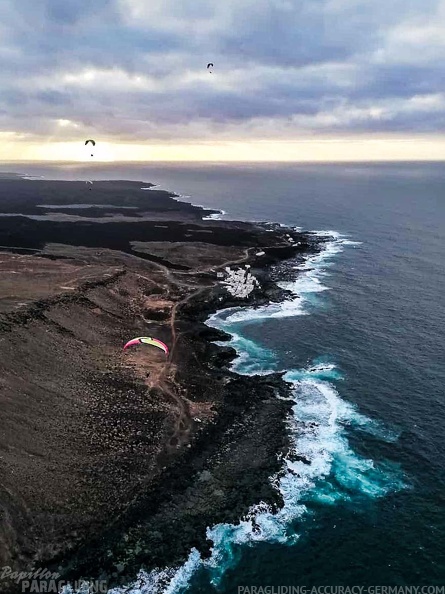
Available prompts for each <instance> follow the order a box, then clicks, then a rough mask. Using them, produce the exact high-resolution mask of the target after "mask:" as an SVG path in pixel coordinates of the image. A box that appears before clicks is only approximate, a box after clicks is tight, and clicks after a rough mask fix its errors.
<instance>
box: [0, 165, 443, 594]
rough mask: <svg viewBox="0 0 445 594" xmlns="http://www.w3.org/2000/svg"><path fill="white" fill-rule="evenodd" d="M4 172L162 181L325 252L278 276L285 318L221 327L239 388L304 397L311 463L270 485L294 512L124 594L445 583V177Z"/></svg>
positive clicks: (229, 532)
mask: <svg viewBox="0 0 445 594" xmlns="http://www.w3.org/2000/svg"><path fill="white" fill-rule="evenodd" d="M1 169H2V170H3V171H7V170H9V171H20V172H24V173H28V174H30V175H44V176H45V177H48V178H65V179H79V178H80V179H136V180H143V181H151V182H153V183H155V184H158V185H159V186H160V187H161V188H164V189H168V190H173V191H175V192H177V193H178V194H181V195H182V196H187V198H184V199H185V200H188V201H191V202H192V203H194V204H201V205H203V206H206V207H211V208H219V209H222V210H223V211H224V214H222V215H221V216H222V217H225V218H234V219H243V220H256V221H275V222H279V223H282V224H284V225H288V226H291V227H299V228H302V229H304V230H308V231H313V232H315V233H318V234H321V235H323V236H326V238H327V240H326V244H325V248H324V250H323V251H322V252H321V253H320V254H317V255H315V256H310V257H309V258H308V259H306V260H304V261H301V260H299V261H295V262H288V263H286V265H285V269H283V268H282V269H279V268H278V269H277V270H276V271H275V272H276V276H277V278H278V279H281V280H280V283H281V284H282V286H284V287H285V288H288V289H290V290H291V291H292V292H293V297H292V298H290V299H289V300H288V301H286V302H284V303H282V304H280V305H270V306H265V307H262V308H259V309H256V310H255V309H253V308H241V309H237V308H235V309H232V310H229V311H224V312H221V313H217V314H215V315H213V316H212V317H211V318H210V319H209V320H208V324H209V325H211V326H216V327H218V328H222V329H224V330H226V331H227V332H229V333H230V334H231V335H232V345H233V346H234V347H235V348H236V349H237V351H238V355H239V356H238V358H237V359H236V360H235V361H234V363H233V367H234V369H235V370H236V371H237V372H238V373H242V374H254V373H268V372H271V371H278V370H279V371H285V372H286V376H285V377H286V379H287V381H289V382H290V384H291V385H292V389H293V396H292V400H293V411H292V415H291V416H290V418H289V419H288V430H289V432H290V434H291V435H292V439H293V445H294V449H295V452H296V453H298V454H299V455H300V457H301V458H302V459H300V460H299V461H295V460H294V459H293V458H292V457H290V459H289V460H282V464H283V472H282V473H281V475H280V476H279V477H271V481H273V483H274V485H275V487H276V488H277V489H279V490H280V491H281V493H282V495H283V499H284V507H283V509H282V510H280V511H278V512H276V513H272V511H271V510H269V509H267V507H266V506H264V505H261V504H260V505H258V506H256V507H255V508H252V509H251V511H250V514H249V515H248V517H246V518H240V521H239V523H238V524H236V525H216V526H209V527H208V538H209V539H210V540H211V541H212V542H213V554H212V557H211V558H210V559H207V560H202V559H201V557H200V554H199V551H195V550H193V551H191V552H190V557H189V559H188V561H187V563H185V565H184V566H182V567H179V568H159V571H158V572H151V573H150V574H146V573H144V572H142V573H141V574H140V576H139V577H140V579H139V580H138V583H137V584H136V583H135V584H134V585H133V586H131V587H129V588H128V589H126V590H125V591H126V592H129V593H130V592H131V593H132V594H136V593H139V592H143V593H149V592H159V593H160V592H165V593H170V594H172V593H176V592H187V593H190V594H198V593H204V592H212V591H216V592H221V593H224V594H225V593H232V592H241V591H243V590H242V589H241V588H243V587H244V588H247V587H250V588H251V587H252V586H256V587H257V588H258V587H261V586H262V587H263V588H266V586H274V587H275V588H278V587H280V586H281V587H282V588H283V590H282V591H283V592H284V591H285V590H284V588H285V587H289V586H301V587H306V588H308V589H309V588H311V587H312V586H321V585H326V586H337V585H342V586H354V585H358V586H368V587H369V586H377V585H390V586H395V585H398V586H405V585H419V586H420V585H428V586H429V585H443V584H444V583H445V513H444V504H445V474H444V467H445V442H444V440H443V423H444V412H445V399H444V385H445V371H444V366H443V363H444V360H445V357H444V346H445V299H444V297H443V295H444V293H445V291H444V290H445V241H444V240H445V170H444V168H443V165H442V164H440V163H386V164H383V163H375V164H357V163H354V164H335V165H328V164H322V165H321V164H317V165H312V164H301V165H294V164H239V165H225V164H206V165H201V164H182V165H176V164H155V163H152V164H149V165H144V164H134V165H132V164H112V165H111V164H110V165H93V166H88V167H87V168H86V167H84V168H82V167H78V166H72V167H67V166H61V167H52V166H48V165H28V164H27V165H26V166H24V165H23V164H22V165H11V164H8V166H2V168H1ZM123 591H124V590H122V589H120V590H116V591H115V592H123ZM244 591H245V592H248V590H247V589H246V590H244ZM277 591H278V590H277ZM289 591H290V590H289Z"/></svg>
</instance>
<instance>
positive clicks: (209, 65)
mask: <svg viewBox="0 0 445 594" xmlns="http://www.w3.org/2000/svg"><path fill="white" fill-rule="evenodd" d="M209 68H213V62H209V63H208V64H207V70H208V69H209Z"/></svg>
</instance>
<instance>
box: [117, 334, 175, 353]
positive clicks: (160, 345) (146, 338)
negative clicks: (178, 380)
mask: <svg viewBox="0 0 445 594" xmlns="http://www.w3.org/2000/svg"><path fill="white" fill-rule="evenodd" d="M134 344H151V345H152V346H154V347H157V348H158V349H161V350H162V351H164V353H165V354H166V355H168V346H167V345H166V344H165V342H162V340H158V339H157V338H150V337H149V336H140V337H139V338H132V339H131V340H129V341H128V342H127V344H126V345H125V346H124V351H125V350H126V349H127V348H128V347H130V346H133V345H134Z"/></svg>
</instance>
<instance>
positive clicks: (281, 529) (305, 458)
mask: <svg viewBox="0 0 445 594" xmlns="http://www.w3.org/2000/svg"><path fill="white" fill-rule="evenodd" d="M316 235H318V236H320V237H325V238H326V243H325V247H324V249H323V250H322V251H321V252H320V253H317V254H314V255H310V256H309V257H307V258H306V259H305V260H304V261H302V262H298V263H296V264H295V265H294V269H295V272H296V278H295V279H294V280H292V281H286V282H282V283H280V286H282V287H283V288H286V289H288V290H289V291H291V293H292V296H291V298H289V299H288V300H286V301H284V302H282V303H278V304H275V303H274V304H270V305H267V306H263V307H259V308H253V307H251V308H231V309H229V310H224V311H221V312H218V313H216V314H214V315H212V316H211V317H210V318H209V320H208V321H207V324H208V325H210V326H212V327H216V328H219V329H222V330H224V331H225V332H227V333H229V334H230V335H231V340H230V342H224V343H223V344H224V345H228V344H229V345H230V346H232V347H233V348H235V349H236V351H237V353H238V357H237V358H236V359H235V361H234V362H233V363H232V370H233V371H236V372H237V373H239V374H243V375H254V374H267V373H271V372H273V371H278V369H277V359H276V357H275V355H274V353H272V352H271V351H269V350H267V349H265V348H263V347H261V346H260V345H258V344H256V343H255V342H254V341H251V340H249V339H247V338H245V337H244V336H243V335H242V327H243V325H244V324H247V323H254V322H255V321H257V320H261V319H263V318H282V317H288V316H299V315H308V314H309V313H310V310H311V307H313V306H314V301H313V297H314V295H316V294H318V293H321V292H323V291H327V290H328V289H329V287H328V286H326V285H324V284H323V280H324V279H325V278H326V276H327V275H328V272H327V270H326V269H327V268H329V266H330V264H331V263H332V259H333V257H334V256H336V255H337V254H339V253H340V252H341V251H342V250H343V249H344V247H345V246H357V245H359V242H353V241H350V240H348V239H346V238H345V237H344V236H342V235H340V234H338V233H336V232H333V231H319V232H316ZM284 379H285V381H287V382H288V383H289V384H290V385H291V388H292V390H291V396H290V397H289V399H290V400H291V401H292V403H293V404H292V410H291V413H290V415H289V418H288V426H289V431H290V437H291V444H292V447H291V451H290V452H289V454H288V456H287V457H286V458H285V459H283V460H282V469H281V471H280V472H279V473H278V474H277V475H276V476H273V477H271V479H270V480H271V482H272V484H273V485H274V486H275V488H276V489H278V490H279V491H280V493H281V496H282V499H283V506H282V507H281V509H279V510H278V511H274V510H272V509H271V508H270V507H269V506H268V505H267V504H265V503H263V502H260V503H259V504H257V505H255V506H252V507H251V509H250V510H249V512H248V514H247V515H246V516H245V517H244V518H242V519H240V521H239V522H238V523H237V524H217V525H215V526H213V527H210V528H208V529H207V538H208V539H209V540H211V541H212V542H213V546H212V552H211V556H210V558H208V559H202V558H201V556H200V553H199V552H198V551H197V550H196V549H193V550H192V551H191V552H190V555H189V558H188V560H187V562H186V563H185V564H184V565H183V566H181V567H179V568H175V569H162V570H161V569H159V570H155V571H151V572H149V573H148V572H144V571H141V572H140V574H139V575H138V579H137V580H136V581H135V583H134V584H132V585H130V586H128V587H127V588H122V587H121V588H116V589H114V590H112V591H111V594H124V593H125V594H161V593H162V594H178V593H181V592H185V591H186V590H187V588H188V586H189V585H190V582H191V580H193V577H194V576H195V575H197V573H200V574H201V573H202V572H204V573H205V574H206V576H207V580H208V581H209V582H210V583H212V585H214V586H218V584H219V583H220V582H221V579H222V577H223V576H224V574H225V572H226V571H227V569H228V568H230V567H234V566H236V564H237V561H238V559H239V556H240V550H241V549H240V547H242V546H243V545H254V544H255V543H256V542H259V541H267V542H271V543H273V542H276V543H281V544H285V545H292V544H294V543H296V542H297V540H298V538H299V533H301V530H302V529H304V528H302V526H304V524H302V520H303V519H304V516H305V515H306V514H307V512H308V506H310V503H311V502H317V503H318V504H323V505H327V506H332V505H335V504H336V503H337V502H340V501H343V502H344V501H349V502H354V501H355V500H360V499H361V498H378V497H382V496H384V495H386V494H387V493H389V492H392V491H395V490H399V489H401V488H403V481H402V479H401V476H400V472H399V470H398V468H396V467H395V466H391V465H390V464H389V463H386V462H375V461H373V460H371V459H368V458H365V457H363V456H361V455H360V454H358V453H357V452H355V451H354V450H353V449H352V447H351V445H350V442H349V439H348V435H349V432H350V431H354V430H359V431H365V432H367V433H370V434H372V435H374V436H376V437H378V438H379V439H381V440H384V441H388V442H391V441H395V440H396V439H397V434H395V433H394V432H392V431H390V430H388V429H387V428H385V427H383V426H381V425H380V424H379V423H378V422H376V421H373V420H371V419H369V418H368V417H366V416H364V415H363V414H361V413H360V412H359V411H358V410H357V408H356V407H355V406H354V405H353V404H351V403H349V402H346V401H344V400H343V399H342V398H341V397H340V394H339V390H338V385H337V384H339V383H340V382H341V381H342V379H343V376H342V373H341V370H340V369H339V368H338V367H337V365H336V364H335V362H334V361H331V360H328V359H326V358H323V357H322V358H319V359H316V360H314V361H312V362H311V363H310V364H309V365H307V367H305V368H302V369H294V370H287V371H286V373H285V375H284Z"/></svg>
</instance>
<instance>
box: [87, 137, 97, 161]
mask: <svg viewBox="0 0 445 594" xmlns="http://www.w3.org/2000/svg"><path fill="white" fill-rule="evenodd" d="M90 142H91V144H92V145H93V146H96V141H95V140H93V139H92V138H89V139H88V140H85V146H87V144H89V143H90ZM91 156H92V157H94V154H93V153H91Z"/></svg>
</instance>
